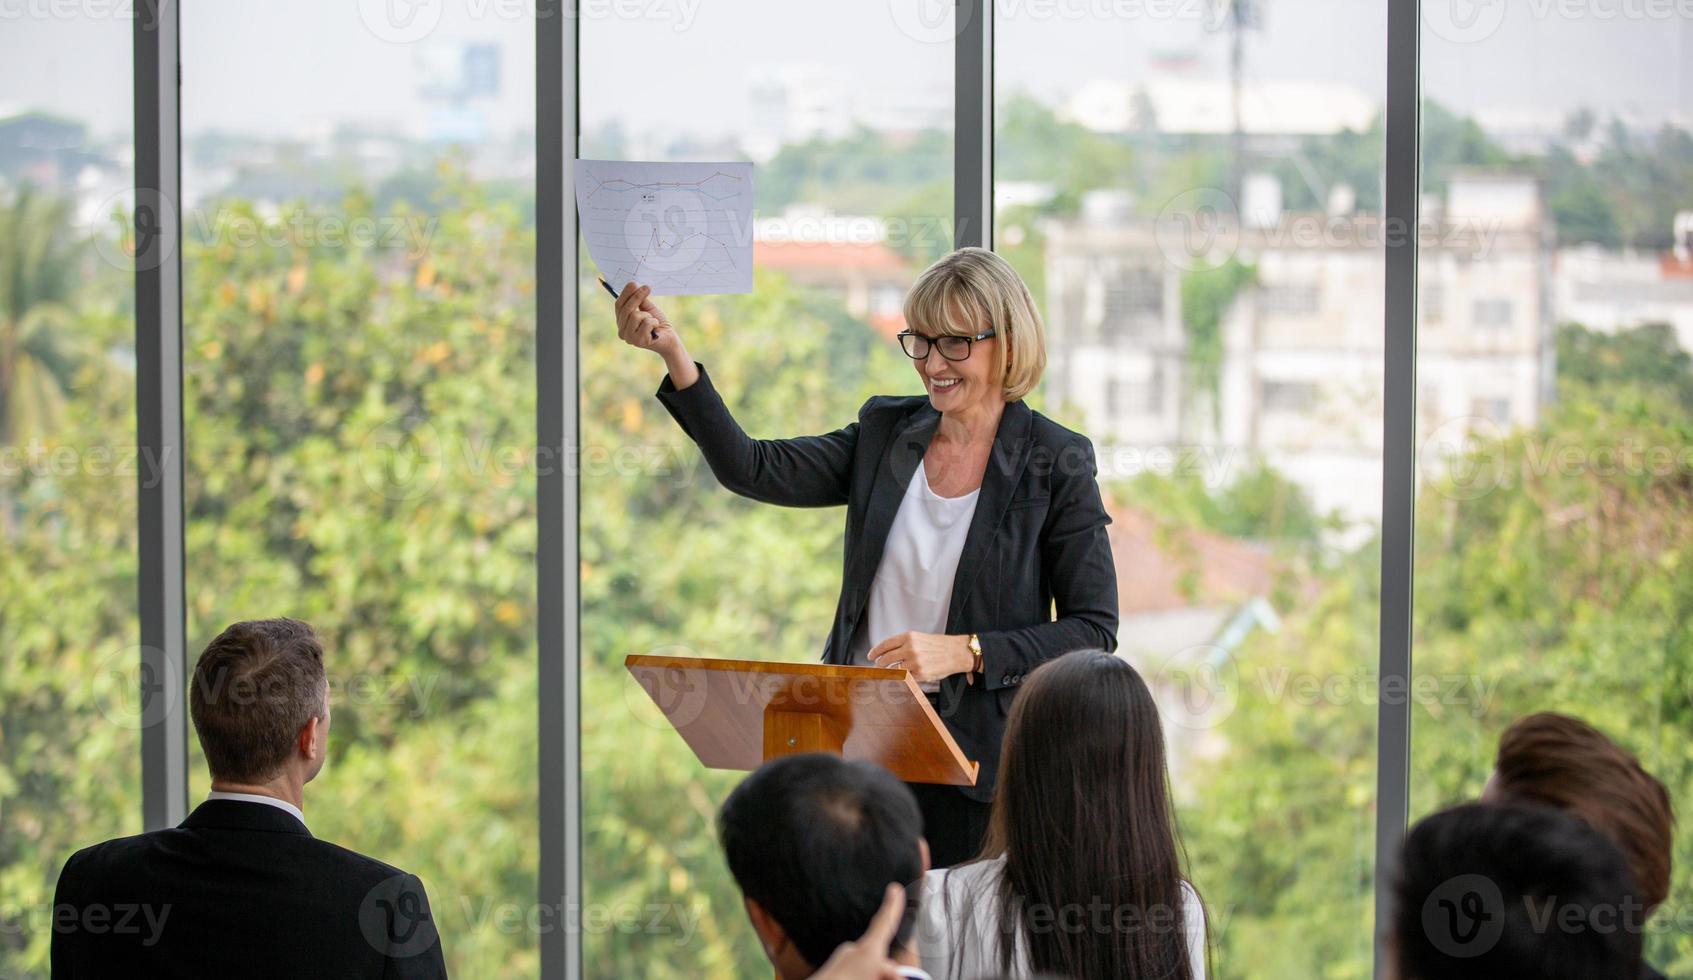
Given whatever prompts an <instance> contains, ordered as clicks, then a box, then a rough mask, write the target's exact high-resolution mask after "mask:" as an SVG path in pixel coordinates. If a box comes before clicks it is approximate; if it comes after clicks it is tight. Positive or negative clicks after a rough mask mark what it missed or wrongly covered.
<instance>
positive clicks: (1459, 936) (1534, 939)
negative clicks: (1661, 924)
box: [1387, 803, 1645, 980]
mask: <svg viewBox="0 0 1693 980" xmlns="http://www.w3.org/2000/svg"><path fill="white" fill-rule="evenodd" d="M1393 887H1394V910H1393V917H1392V919H1391V920H1390V922H1389V923H1388V926H1387V928H1388V953H1389V961H1390V965H1391V968H1390V970H1389V977H1390V978H1393V980H1635V978H1636V977H1638V976H1640V940H1641V932H1642V929H1643V926H1644V918H1645V917H1644V914H1643V912H1642V911H1641V907H1642V906H1641V902H1640V901H1639V894H1638V889H1637V887H1636V885H1635V883H1634V878H1633V876H1632V875H1631V874H1630V873H1629V870H1628V862H1627V861H1626V860H1624V858H1623V855H1622V853H1621V852H1620V851H1618V850H1617V848H1616V847H1615V846H1614V845H1613V844H1612V843H1611V842H1610V841H1609V840H1608V839H1607V838H1606V837H1605V836H1604V835H1603V834H1600V833H1599V832H1598V831H1596V830H1594V829H1593V828H1591V827H1589V826H1587V825H1586V824H1584V823H1582V822H1581V821H1580V820H1577V819H1576V818H1574V817H1572V816H1570V815H1568V814H1566V813H1562V812H1559V811H1558V810H1554V809H1552V808H1550V807H1545V806H1537V805H1532V804H1520V803H1510V804H1484V803H1471V804H1467V805H1465V806H1460V807H1454V808H1453V809H1450V810H1447V811H1445V812H1442V813H1437V814H1435V815H1434V816H1431V817H1428V818H1427V819H1425V820H1423V821H1422V822H1421V823H1419V824H1417V826H1416V827H1414V828H1412V830H1411V833H1410V835H1409V836H1407V837H1406V838H1405V846H1404V849H1403V851H1402V852H1401V856H1400V867H1399V869H1398V873H1397V876H1396V880H1395V883H1394V886H1393Z"/></svg>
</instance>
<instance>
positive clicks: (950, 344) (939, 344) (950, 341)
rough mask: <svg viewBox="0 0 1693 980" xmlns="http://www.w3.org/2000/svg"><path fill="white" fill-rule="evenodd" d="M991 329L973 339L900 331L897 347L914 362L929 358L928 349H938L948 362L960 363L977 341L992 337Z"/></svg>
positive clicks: (992, 330) (993, 332)
mask: <svg viewBox="0 0 1693 980" xmlns="http://www.w3.org/2000/svg"><path fill="white" fill-rule="evenodd" d="M995 332H996V331H995V330H994V329H993V328H992V327H989V328H988V329H986V330H984V331H982V332H981V333H979V334H976V335H975V336H974V337H969V336H954V335H952V334H946V335H943V336H940V337H925V336H923V335H922V334H920V333H913V332H911V331H910V330H902V331H900V334H899V346H900V347H901V348H903V349H904V350H905V356H906V357H909V358H911V359H912V360H914V361H921V360H923V359H924V358H926V357H928V356H929V347H930V346H931V345H932V346H934V347H936V348H938V349H939V350H940V352H941V356H942V357H944V358H946V359H947V360H949V361H962V360H964V359H965V358H968V357H969V356H970V348H971V347H972V346H973V345H974V344H975V343H976V341H978V340H987V339H988V338H989V337H992V336H994V334H995Z"/></svg>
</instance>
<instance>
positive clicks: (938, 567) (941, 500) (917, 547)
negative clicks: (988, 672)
mask: <svg viewBox="0 0 1693 980" xmlns="http://www.w3.org/2000/svg"><path fill="white" fill-rule="evenodd" d="M981 493H982V491H981V490H980V488H978V489H975V490H972V491H970V492H969V493H967V494H965V495H964V496H962V497H942V496H938V495H937V494H936V493H935V492H934V491H933V490H931V489H930V488H929V474H928V473H927V472H925V470H924V467H923V463H922V461H921V460H919V461H918V463H917V469H916V471H915V472H913V473H912V475H911V484H910V485H909V486H907V487H906V488H905V496H904V498H902V499H901V500H900V502H899V512H898V513H897V514H895V515H894V523H893V527H891V528H889V529H888V540H887V544H886V545H884V546H883V549H882V562H881V564H880V565H878V566H876V577H875V579H873V580H872V581H871V583H870V599H869V603H868V606H867V608H866V612H865V620H866V622H865V631H864V642H865V643H867V644H868V645H861V646H860V648H859V649H858V650H856V651H855V652H854V656H853V659H854V662H856V663H859V664H868V663H869V662H870V658H869V653H870V648H871V647H872V646H874V645H875V644H877V643H880V642H882V641H883V640H885V639H887V638H888V637H890V636H896V635H898V634H900V633H905V632H908V631H914V632H918V633H945V632H946V617H947V613H948V612H949V611H950V609H951V607H952V580H953V578H954V577H956V575H957V573H958V556H959V555H961V554H962V553H963V552H964V539H965V537H966V536H968V535H969V533H970V518H972V517H974V516H975V514H976V498H977V497H979V496H981ZM919 686H920V687H922V688H923V690H925V691H938V690H940V684H939V683H936V682H934V681H928V682H924V683H922V684H920V685H919Z"/></svg>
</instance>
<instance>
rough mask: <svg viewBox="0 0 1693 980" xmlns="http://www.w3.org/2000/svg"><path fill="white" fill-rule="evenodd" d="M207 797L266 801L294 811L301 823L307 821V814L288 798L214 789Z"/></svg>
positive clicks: (250, 801) (256, 801) (280, 808)
mask: <svg viewBox="0 0 1693 980" xmlns="http://www.w3.org/2000/svg"><path fill="white" fill-rule="evenodd" d="M206 799H208V800H235V801H237V802H240V803H266V804H269V805H270V806H274V807H276V808H277V809H279V810H286V811H288V812H289V813H292V814H293V815H294V819H295V820H298V821H300V822H301V823H305V822H306V815H305V814H303V813H301V812H300V808H299V807H297V806H295V805H294V804H292V803H290V802H288V801H287V800H279V799H277V798H276V797H274V796H260V795H259V794H258V793H225V792H224V791H223V790H220V789H214V790H212V791H211V792H210V793H207V794H206Z"/></svg>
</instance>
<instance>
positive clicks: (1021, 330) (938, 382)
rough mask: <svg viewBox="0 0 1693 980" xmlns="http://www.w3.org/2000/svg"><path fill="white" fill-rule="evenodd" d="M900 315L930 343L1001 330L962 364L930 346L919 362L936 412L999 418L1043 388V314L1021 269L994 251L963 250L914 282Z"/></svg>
mask: <svg viewBox="0 0 1693 980" xmlns="http://www.w3.org/2000/svg"><path fill="white" fill-rule="evenodd" d="M901 312H902V313H903V314H904V316H905V322H906V324H907V325H908V326H907V328H906V329H907V331H908V332H910V333H913V334H916V335H918V336H921V337H925V338H928V339H930V340H933V339H935V338H937V337H941V336H947V335H950V336H954V337H974V336H976V335H977V334H980V333H983V332H985V331H987V330H989V329H991V330H993V331H994V336H992V337H989V338H987V339H985V340H978V341H975V342H974V343H973V344H971V346H970V348H969V350H970V354H969V356H968V357H966V358H964V359H963V360H961V361H949V360H947V359H946V358H945V357H943V356H941V353H940V351H938V350H936V349H935V348H934V347H933V346H932V345H931V346H930V349H929V352H928V356H927V357H925V358H923V359H922V360H914V361H913V362H912V366H913V367H914V368H915V369H916V371H917V376H918V377H919V378H920V379H922V382H923V390H924V391H925V392H927V393H928V396H929V403H930V404H931V405H933V406H934V407H935V409H936V410H937V411H940V412H943V413H958V412H962V413H964V414H965V415H967V416H968V415H974V414H975V413H976V412H977V411H978V410H981V409H988V410H990V411H989V412H988V413H987V414H995V413H997V412H998V411H1000V410H1001V409H1002V408H1003V407H1004V405H1005V404H1006V403H1007V402H1012V401H1017V400H1018V399H1021V398H1023V397H1025V396H1027V395H1028V394H1029V393H1030V392H1031V391H1033V390H1034V388H1035V385H1036V384H1038V383H1039V382H1040V376H1041V371H1042V370H1043V369H1044V368H1045V366H1046V339H1045V331H1044V329H1043V328H1042V326H1041V319H1040V313H1039V312H1038V311H1037V310H1036V309H1035V305H1034V301H1033V300H1032V299H1030V298H1029V289H1028V287H1027V286H1025V285H1024V284H1023V280H1022V279H1021V278H1019V277H1018V275H1017V273H1016V271H1015V270H1013V269H1012V268H1011V266H1010V265H1009V264H1008V263H1007V262H1006V261H1005V260H1004V259H1002V258H1000V257H999V256H997V255H995V254H993V253H992V252H990V251H988V250H986V249H981V248H961V249H958V250H956V251H954V252H951V253H949V254H947V255H945V256H942V257H941V258H940V259H938V260H937V261H936V262H935V263H934V264H933V265H931V266H929V267H928V268H927V269H925V270H923V273H922V274H921V275H919V276H918V277H917V281H916V282H914V283H912V285H911V289H910V291H909V292H907V293H906V294H905V302H904V304H903V305H902V308H901Z"/></svg>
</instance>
